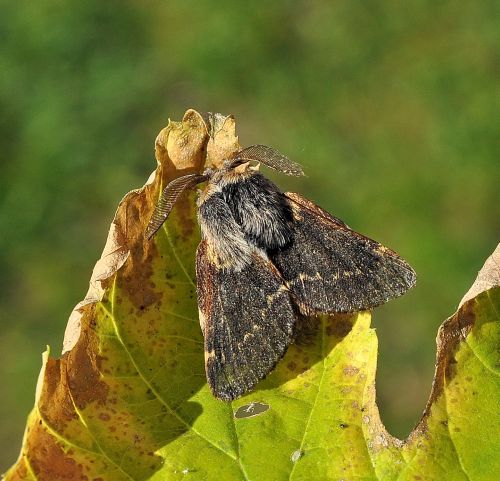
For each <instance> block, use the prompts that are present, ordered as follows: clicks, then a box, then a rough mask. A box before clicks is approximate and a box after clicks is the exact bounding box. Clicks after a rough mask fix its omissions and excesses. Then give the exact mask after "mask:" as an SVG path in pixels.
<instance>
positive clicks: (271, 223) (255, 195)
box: [222, 173, 292, 251]
mask: <svg viewBox="0 0 500 481" xmlns="http://www.w3.org/2000/svg"><path fill="white" fill-rule="evenodd" d="M222 194H223V196H224V200H225V201H226V202H227V204H228V205H229V208H230V209H231V212H232V214H233V217H234V219H235V220H236V222H237V223H238V225H240V226H241V229H242V230H243V232H244V233H245V235H246V238H247V239H248V241H249V242H251V243H253V244H254V245H255V246H257V247H259V248H260V249H263V250H266V251H267V250H272V249H279V248H282V247H284V246H285V245H287V244H289V243H290V242H291V240H292V229H291V222H292V210H291V207H290V205H289V202H288V200H287V199H286V197H285V196H284V195H283V194H282V193H281V192H280V191H279V190H278V188H277V187H276V185H274V184H273V183H272V182H271V181H270V180H268V179H266V178H265V177H264V176H263V175H261V174H259V173H255V174H252V175H250V176H248V175H247V176H242V178H241V180H238V181H236V182H234V181H233V182H229V183H227V184H225V185H224V186H223V187H222Z"/></svg>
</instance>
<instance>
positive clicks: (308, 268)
mask: <svg viewBox="0 0 500 481" xmlns="http://www.w3.org/2000/svg"><path fill="white" fill-rule="evenodd" d="M284 195H285V196H286V197H287V198H288V199H289V201H290V203H291V206H292V209H293V213H294V214H293V215H294V222H293V242H292V243H290V244H289V245H287V246H285V247H284V248H283V249H276V250H274V251H272V252H270V253H269V257H270V259H271V260H272V262H273V263H274V265H275V266H276V268H277V269H278V270H279V272H280V273H281V275H282V276H283V278H284V279H285V281H286V282H287V285H288V287H289V289H290V292H291V294H292V296H293V297H294V299H295V300H296V302H297V303H298V305H299V306H300V308H301V310H302V311H303V312H304V313H306V314H311V313H317V312H326V313H331V312H354V311H359V310H363V309H370V308H372V307H376V306H379V305H381V304H383V303H385V302H387V301H388V300H390V299H393V298H395V297H398V296H400V295H402V294H404V293H405V292H406V291H407V290H408V289H409V288H410V287H412V286H413V285H414V284H415V280H416V276H415V272H414V271H413V269H412V268H411V267H410V266H409V265H408V264H407V263H406V262H405V261H404V260H403V259H402V258H401V257H400V256H399V255H398V254H396V253H395V252H394V251H392V250H390V249H388V248H386V247H384V246H382V245H381V244H379V243H378V242H376V241H374V240H372V239H369V238H368V237H365V236H363V235H361V234H358V233H357V232H355V231H353V230H351V229H350V228H349V227H347V226H346V225H345V224H344V223H343V222H342V221H340V220H339V219H337V218H335V217H333V216H331V215H330V214H329V213H328V212H326V211H324V210H323V209H321V208H319V207H318V206H316V205H315V204H314V203H312V202H311V201H309V200H307V199H305V198H303V197H302V196H300V195H298V194H293V193H286V194H284Z"/></svg>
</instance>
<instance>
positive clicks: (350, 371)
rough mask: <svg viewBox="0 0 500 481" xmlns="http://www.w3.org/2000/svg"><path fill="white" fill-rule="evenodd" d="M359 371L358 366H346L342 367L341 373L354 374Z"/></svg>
mask: <svg viewBox="0 0 500 481" xmlns="http://www.w3.org/2000/svg"><path fill="white" fill-rule="evenodd" d="M358 372H359V368H357V367H355V366H346V367H344V369H343V373H344V374H345V375H346V376H355V375H356V374H357V373H358Z"/></svg>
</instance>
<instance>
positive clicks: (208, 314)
mask: <svg viewBox="0 0 500 481" xmlns="http://www.w3.org/2000/svg"><path fill="white" fill-rule="evenodd" d="M255 162H258V163H262V164H264V165H267V166H269V167H271V168H273V169H275V170H278V171H280V172H283V173H285V174H287V175H293V176H300V175H303V171H302V168H301V167H300V165H298V164H296V163H294V162H292V161H291V160H289V159H288V158H287V157H285V156H284V155H282V154H280V153H279V152H277V151H276V150H274V149H272V148H270V147H266V146H263V145H254V146H251V147H248V148H246V149H243V150H241V151H240V152H237V153H236V154H234V156H233V157H232V158H230V159H228V160H226V161H225V162H224V164H223V166H222V168H220V169H216V170H207V171H205V172H204V173H203V174H190V175H185V176H183V177H179V178H177V179H175V180H173V181H172V182H170V183H169V184H168V185H167V187H166V188H165V189H164V191H163V193H162V194H161V198H160V200H159V202H158V205H157V206H156V209H155V211H154V213H153V216H152V218H151V221H150V223H149V225H148V228H147V231H146V237H147V238H148V239H150V238H151V237H152V236H153V235H154V234H155V232H156V231H157V230H158V229H159V228H160V227H161V225H162V224H163V222H164V221H165V219H166V218H167V217H168V215H169V213H170V211H171V210H172V207H173V206H174V204H175V202H176V200H177V199H178V197H179V196H180V195H181V193H182V192H183V191H185V190H186V189H190V188H193V187H194V186H195V185H197V184H199V183H202V182H206V186H205V188H204V189H203V190H202V191H201V192H200V195H199V197H198V201H197V205H198V220H199V223H200V227H201V235H202V240H201V242H200V245H199V246H198V249H197V253H196V276H197V294H198V307H199V315H200V324H201V328H202V331H203V336H204V339H205V367H206V374H207V380H208V384H209V386H210V388H211V390H212V392H213V394H214V396H216V397H217V398H219V399H222V400H225V401H231V400H233V399H235V398H238V397H239V396H241V395H243V394H245V393H247V392H249V391H250V390H251V389H252V388H253V387H254V386H255V385H256V384H257V382H258V381H259V380H261V379H263V378H264V377H265V376H266V375H267V374H269V372H270V371H271V370H272V369H273V368H274V366H275V365H276V363H277V362H278V361H279V360H280V359H281V358H282V357H283V355H284V354H285V352H286V350H287V348H288V346H289V345H290V344H291V343H292V342H293V341H294V336H295V334H296V331H297V329H296V327H297V322H298V319H299V316H300V315H301V314H302V315H306V316H309V315H316V314H321V313H327V314H328V313H340V312H355V311H360V310H365V309H370V308H372V307H375V306H379V305H381V304H383V303H385V302H387V301H388V300H390V299H393V298H395V297H398V296H400V295H402V294H403V293H404V292H406V291H407V290H408V289H409V288H410V287H412V286H413V285H414V283H415V279H416V276H415V272H414V271H413V269H412V268H411V267H410V266H409V265H408V264H407V263H406V262H405V261H404V260H403V259H402V258H401V257H400V256H399V255H398V254H396V253H395V252H394V251H392V250H390V249H388V248H386V247H384V246H382V245H381V244H379V243H378V242H376V241H374V240H371V239H369V238H367V237H365V236H363V235H361V234H358V233H357V232H355V231H353V230H351V229H350V228H349V227H348V226H347V225H346V224H344V222H342V221H341V220H339V219H337V218H336V217H333V216H332V215H330V214H329V213H328V212H326V211H324V210H323V209H321V208H320V207H318V206H317V205H315V204H314V203H312V202H311V201H309V200H307V199H305V198H304V197H302V196H300V195H299V194H294V193H282V192H281V191H280V190H279V189H278V187H277V186H276V185H275V184H274V183H272V182H271V181H270V180H268V179H267V178H266V177H264V176H263V175H262V174H261V173H259V172H258V170H257V166H255V165H252V164H253V163H255Z"/></svg>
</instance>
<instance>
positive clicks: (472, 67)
mask: <svg viewBox="0 0 500 481" xmlns="http://www.w3.org/2000/svg"><path fill="white" fill-rule="evenodd" d="M0 9H1V10H0V40H1V44H0V45H1V47H0V48H1V50H0V109H1V115H0V159H1V161H0V284H1V285H0V356H1V362H0V386H1V387H0V389H1V396H0V471H2V470H5V468H7V467H8V466H9V465H10V464H11V463H12V462H13V461H14V460H15V457H16V456H17V453H18V450H19V447H20V443H21V437H22V432H23V428H24V423H25V417H26V415H27V413H28V412H29V410H30V409H31V407H32V405H33V399H34V388H35V383H36V378H37V374H38V371H39V368H40V364H41V357H40V354H41V352H42V351H43V350H44V349H45V346H46V344H50V345H51V346H52V349H53V353H54V354H55V355H58V353H59V352H60V346H61V342H62V337H63V332H64V328H65V325H66V320H67V317H68V315H69V313H70V311H71V309H72V307H73V306H74V305H75V304H76V303H77V302H78V301H79V300H80V299H82V298H83V296H84V294H85V292H86V290H87V283H88V280H89V278H90V274H91V271H92V267H93V265H94V262H95V261H96V259H97V258H98V257H99V255H100V253H101V250H102V248H103V246H104V241H105V239H106V234H107V230H108V226H109V222H110V221H111V219H112V216H113V213H114V210H115V208H116V206H117V203H118V201H119V200H120V199H121V197H122V196H123V195H124V194H125V193H126V192H127V191H128V190H130V189H132V188H136V187H139V186H141V185H142V184H143V183H144V181H145V180H146V178H147V176H148V175H149V173H150V172H151V171H152V170H153V169H154V167H155V160H154V156H153V144H154V139H155V136H156V134H157V133H158V131H159V130H160V129H161V128H162V127H163V126H165V124H166V122H167V118H168V117H171V118H172V119H176V120H180V119H181V118H182V115H183V113H184V111H185V110H186V109H187V108H189V107H193V108H196V109H197V110H199V111H218V112H222V113H233V114H234V115H235V116H236V120H237V126H238V132H239V134H240V140H241V142H242V144H243V145H250V144H252V143H263V144H268V145H272V146H275V147H278V148H279V149H280V150H281V151H283V152H285V153H287V154H288V155H289V156H290V157H292V158H293V159H294V160H296V161H298V162H301V163H302V164H303V165H304V168H305V170H306V172H307V175H308V177H307V178H306V179H303V180H302V179H301V180H291V179H289V178H285V177H276V176H273V178H275V179H276V180H277V181H278V183H279V184H280V185H281V186H282V187H284V188H286V189H293V190H297V191H300V192H301V193H303V194H305V195H307V196H308V197H309V198H311V199H313V200H314V201H316V202H317V203H319V204H320V205H321V206H322V207H324V208H326V209H328V210H329V211H331V212H332V213H334V214H335V215H337V216H339V217H341V218H342V219H344V220H345V221H346V222H347V223H348V224H349V225H351V226H352V227H353V228H355V229H356V230H359V231H361V232H363V233H365V234H367V235H369V236H372V237H374V238H376V239H377V240H379V241H381V242H383V243H385V244H386V245H388V246H390V247H393V248H394V249H396V250H397V251H398V252H400V253H401V254H402V255H403V256H404V257H405V258H406V259H407V260H408V261H409V262H410V263H411V264H412V265H413V266H414V268H415V269H416V271H417V273H418V275H419V281H418V284H417V287H416V288H415V289H413V290H412V291H411V292H410V293H408V294H407V295H406V296H404V298H402V299H398V300H396V301H394V302H392V303H390V304H389V305H387V306H384V307H383V308H380V309H378V310H377V311H376V313H375V318H374V325H375V326H376V327H377V332H378V336H379V343H380V357H379V370H378V379H377V387H378V400H379V405H380V409H381V414H382V418H383V420H384V422H385V423H386V425H387V426H388V428H389V430H390V432H391V433H393V434H395V435H397V436H400V437H404V436H406V435H407V434H408V433H409V431H410V429H411V427H412V426H413V425H414V423H415V422H416V421H417V420H418V419H419V417H420V414H421V412H422V410H423V408H424V405H425V402H426V399H427V396H428V394H429V390H430V386H431V381H432V376H433V370H434V355H435V335H436V331H437V328H438V326H439V324H440V323H441V322H442V320H443V319H444V318H445V317H446V316H448V315H450V314H451V313H453V312H454V310H455V308H456V306H457V303H458V302H459V300H460V299H461V297H462V295H463V294H464V293H465V291H466V290H467V289H468V287H469V285H470V284H471V282H472V281H473V280H474V278H475V275H476V272H477V270H478V269H479V268H480V267H481V265H482V263H483V261H484V260H485V258H486V257H487V256H488V255H489V254H490V253H491V252H492V250H493V249H494V247H495V245H496V243H497V242H498V241H499V240H500V235H499V234H500V215H499V214H500V212H499V204H500V202H499V200H500V199H499V185H500V182H499V181H500V159H499V154H500V25H499V23H498V18H500V3H499V2H498V1H496V0H495V1H487V0H486V1H485V0H483V1H481V2H478V1H475V0H474V1H472V0H464V1H460V2H459V1H446V0H444V1H442V2H433V1H417V0H413V1H407V2H397V1H389V0H386V1H379V2H372V1H368V2H352V1H335V2H327V1H323V2H320V1H281V0H275V1H274V2H268V1H255V2H248V3H244V2H234V1H227V0H219V1H218V2H211V1H206V0H205V1H200V0H198V1H196V2H195V1H188V0H183V1H170V2H166V1H163V2H160V1H154V0H150V1H144V2H138V1H131V0H120V1H117V0H111V1H110V0H108V1H106V2H102V1H97V0H89V1H86V2H77V1H74V0H71V1H66V2H63V1H56V0H38V1H37V2H35V3H34V2H26V1H18V2H11V1H7V0H0Z"/></svg>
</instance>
